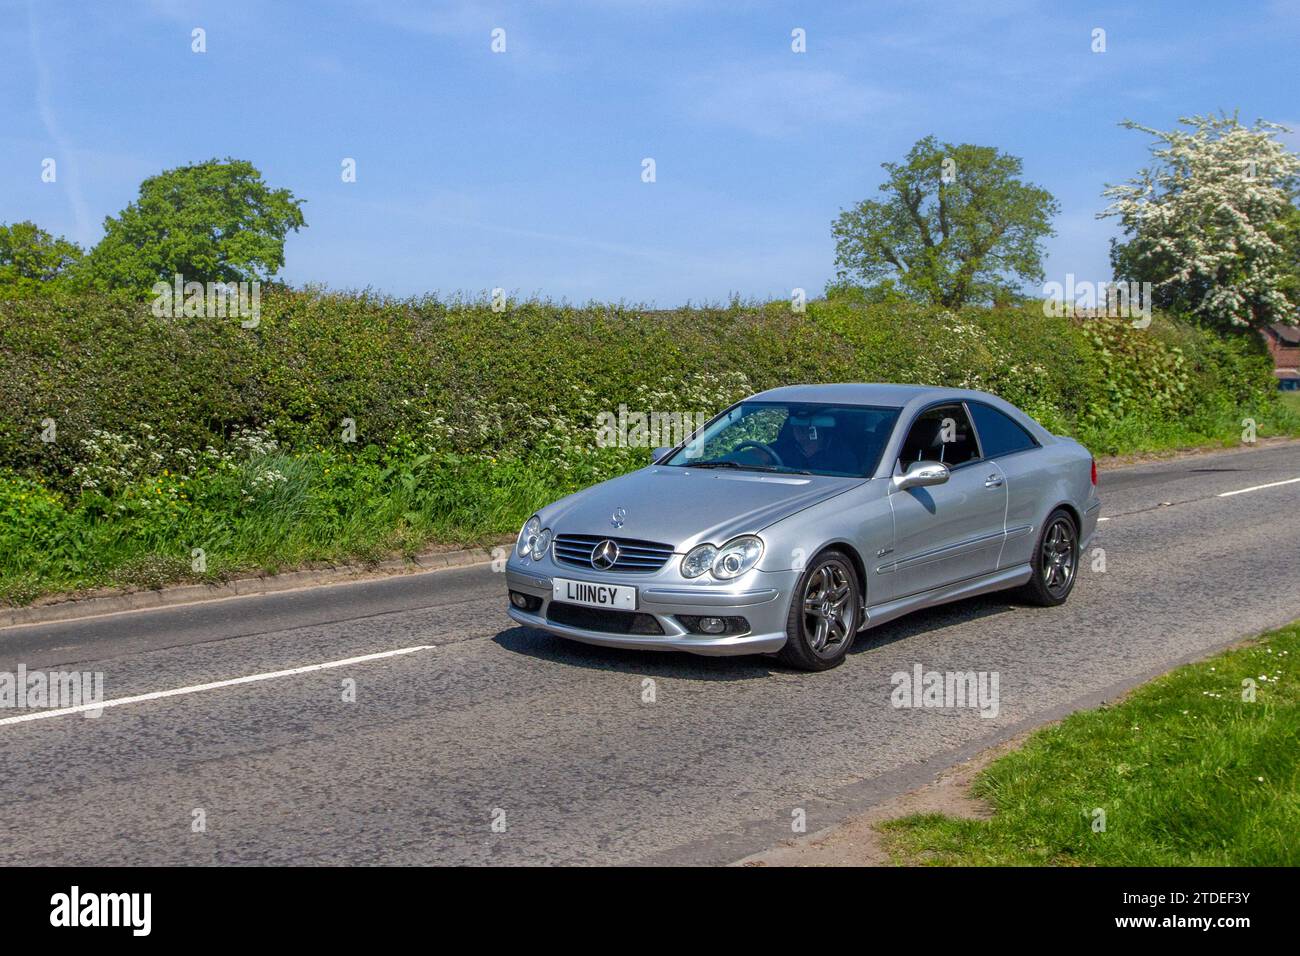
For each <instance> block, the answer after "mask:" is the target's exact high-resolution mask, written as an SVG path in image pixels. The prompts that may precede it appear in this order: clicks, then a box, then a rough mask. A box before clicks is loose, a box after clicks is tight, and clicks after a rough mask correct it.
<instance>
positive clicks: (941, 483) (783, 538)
mask: <svg viewBox="0 0 1300 956" xmlns="http://www.w3.org/2000/svg"><path fill="white" fill-rule="evenodd" d="M652 462H653V463H652V464H651V465H649V466H648V467H646V468H642V469H640V470H639V471H634V472H631V473H630V474H627V475H623V476H622V477H619V478H614V479H612V480H610V481H606V482H602V483H601V484H598V485H595V486H593V487H591V488H587V489H586V490H584V491H580V492H578V493H577V494H574V495H570V496H569V497H567V498H562V499H560V500H559V501H556V502H554V503H553V504H550V505H547V506H546V507H545V508H543V509H542V510H541V511H539V512H537V514H535V515H533V516H532V517H531V518H529V519H528V521H527V523H525V525H524V527H523V529H522V530H521V531H520V532H519V539H518V542H517V543H516V545H515V548H514V551H513V553H512V554H511V557H510V560H509V561H508V562H507V566H506V582H507V587H508V589H509V597H510V605H509V608H508V610H509V613H510V616H511V617H512V618H513V619H514V620H515V621H518V622H519V623H520V624H525V625H528V626H531V627H536V628H541V629H543V630H546V631H549V632H551V633H553V634H558V635H560V636H562V637H566V638H572V639H573V640H577V641H585V642H587V643H591V644H603V645H607V646H611V647H626V648H638V649H660V650H677V651H691V652H693V653H696V654H758V653H775V654H776V655H777V656H778V657H779V658H780V659H781V660H782V661H783V662H785V663H786V664H789V665H791V666H794V667H800V668H804V669H808V670H825V669H827V668H831V667H834V666H835V665H837V664H839V663H840V662H841V661H842V660H843V659H844V656H845V655H846V654H847V653H848V651H849V648H850V647H851V646H852V645H853V639H854V637H855V635H856V634H857V633H858V632H859V631H862V630H865V629H866V628H869V627H874V626H875V625H877V624H882V623H884V622H885V621H889V620H891V619H893V618H896V617H898V616H899V615H901V614H906V613H907V612H909V611H913V610H916V609H917V608H923V607H930V606H932V605H935V604H941V603H943V602H946V601H954V600H958V599H960V598H968V597H972V596H974V595H978V594H985V593H987V592H990V591H997V590H1001V589H1003V588H1017V589H1019V594H1020V596H1021V597H1022V598H1023V599H1024V600H1026V601H1028V602H1030V603H1033V604H1039V605H1046V606H1052V605H1058V604H1061V603H1063V602H1064V601H1065V599H1066V598H1067V597H1068V596H1069V594H1070V591H1071V589H1072V588H1073V587H1074V581H1075V577H1076V575H1077V571H1078V566H1079V555H1080V552H1081V551H1083V550H1084V549H1085V548H1086V547H1087V545H1088V542H1089V540H1090V539H1091V538H1092V535H1093V533H1094V532H1095V530H1096V527H1097V518H1098V514H1099V512H1100V509H1101V501H1100V499H1098V497H1097V468H1096V463H1095V462H1094V461H1093V459H1092V456H1091V455H1090V454H1089V453H1088V451H1087V450H1086V449H1085V448H1083V446H1081V445H1080V444H1079V443H1078V442H1076V441H1074V440H1073V439H1070V438H1062V437H1060V436H1057V435H1053V434H1051V433H1050V432H1049V431H1047V429H1045V428H1043V427H1042V426H1041V425H1039V424H1038V423H1037V422H1036V421H1034V420H1033V419H1032V418H1030V417H1029V416H1028V415H1026V414H1025V413H1024V412H1022V411H1020V410H1019V409H1018V408H1015V407H1014V406H1012V405H1010V404H1008V403H1007V402H1004V401H1002V399H1000V398H997V397H996V396H993V395H989V394H987V393H985V392H977V391H969V390H964V389H948V388H928V387H922V386H913V385H848V384H846V385H795V386H789V387H785V388H776V389H772V390H770V391H766V392H762V393H760V394H758V395H755V396H753V397H752V398H747V399H745V400H744V401H742V402H739V403H738V404H736V405H733V406H732V407H731V408H728V409H727V410H726V411H724V412H723V413H722V414H720V415H718V416H717V417H716V418H714V419H713V420H711V421H710V422H709V423H708V424H707V425H705V426H704V427H703V428H701V429H700V430H699V431H697V432H696V433H695V434H694V435H692V436H691V437H690V439H689V440H688V441H686V442H685V443H684V444H682V445H679V446H677V447H676V448H661V449H657V450H656V451H655V453H654V456H653V459H652Z"/></svg>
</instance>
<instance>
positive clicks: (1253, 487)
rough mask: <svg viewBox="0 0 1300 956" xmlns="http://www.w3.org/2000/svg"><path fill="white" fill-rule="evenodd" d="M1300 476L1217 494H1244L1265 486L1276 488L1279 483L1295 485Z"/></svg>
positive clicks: (1227, 495) (1225, 495)
mask: <svg viewBox="0 0 1300 956" xmlns="http://www.w3.org/2000/svg"><path fill="white" fill-rule="evenodd" d="M1297 481H1300V478H1288V479H1287V480H1286V481H1270V482H1269V483H1268V484H1266V485H1254V486H1252V487H1250V488H1238V489H1237V490H1236V491H1224V492H1221V493H1220V494H1217V495H1215V497H1216V498H1229V497H1231V496H1232V495H1244V494H1245V493H1246V492H1248V491H1259V490H1261V489H1263V488H1276V487H1277V486H1278V485H1294V484H1295V483H1296V482H1297Z"/></svg>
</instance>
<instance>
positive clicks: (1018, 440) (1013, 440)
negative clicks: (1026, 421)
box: [967, 402, 1038, 458]
mask: <svg viewBox="0 0 1300 956" xmlns="http://www.w3.org/2000/svg"><path fill="white" fill-rule="evenodd" d="M967 407H968V408H970V414H971V418H973V419H975V430H976V431H977V432H978V433H979V436H980V445H981V446H982V447H983V449H984V457H985V458H997V457H998V456H1000V455H1010V454H1011V453H1013V452H1017V451H1024V450H1025V449H1026V448H1035V447H1037V445H1038V442H1036V441H1034V437H1033V436H1032V435H1030V434H1029V432H1027V431H1025V430H1024V428H1022V427H1021V426H1020V424H1019V423H1018V422H1016V421H1014V420H1012V419H1011V418H1010V417H1008V416H1007V415H1004V414H1003V413H1002V412H1000V411H998V410H997V409H996V408H993V407H991V406H989V405H982V404H980V403H979V402H968V403H967Z"/></svg>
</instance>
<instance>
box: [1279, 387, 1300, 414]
mask: <svg viewBox="0 0 1300 956" xmlns="http://www.w3.org/2000/svg"><path fill="white" fill-rule="evenodd" d="M1278 398H1279V399H1281V402H1282V405H1283V407H1285V408H1288V409H1290V410H1291V412H1292V413H1293V414H1295V415H1297V416H1300V392H1280V393H1279V394H1278Z"/></svg>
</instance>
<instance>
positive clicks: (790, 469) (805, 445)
mask: <svg viewBox="0 0 1300 956" xmlns="http://www.w3.org/2000/svg"><path fill="white" fill-rule="evenodd" d="M898 412H899V410H898V409H897V408H879V407H876V406H870V405H835V404H825V403H821V402H741V403H740V404H739V405H736V406H734V407H733V408H730V409H728V410H727V411H726V412H725V413H724V414H722V415H720V416H719V417H717V418H715V419H714V420H713V421H712V422H710V423H709V424H708V425H706V426H704V428H702V429H701V430H700V431H699V432H697V433H696V434H695V435H694V436H692V438H691V440H690V441H688V442H687V443H686V444H685V445H683V446H682V447H681V448H679V449H678V450H677V451H676V452H674V453H673V454H672V455H671V456H670V457H669V458H667V459H666V460H664V461H662V462H660V464H663V465H671V466H674V467H682V468H735V469H742V470H746V471H761V472H776V473H780V474H806V475H828V476H836V477H845V478H865V477H868V476H870V475H871V474H872V472H874V471H875V470H876V465H877V464H878V463H879V461H880V455H881V452H883V451H884V448H885V444H886V442H888V441H889V436H890V434H891V433H892V432H893V430H894V423H895V422H896V421H897V420H898Z"/></svg>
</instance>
